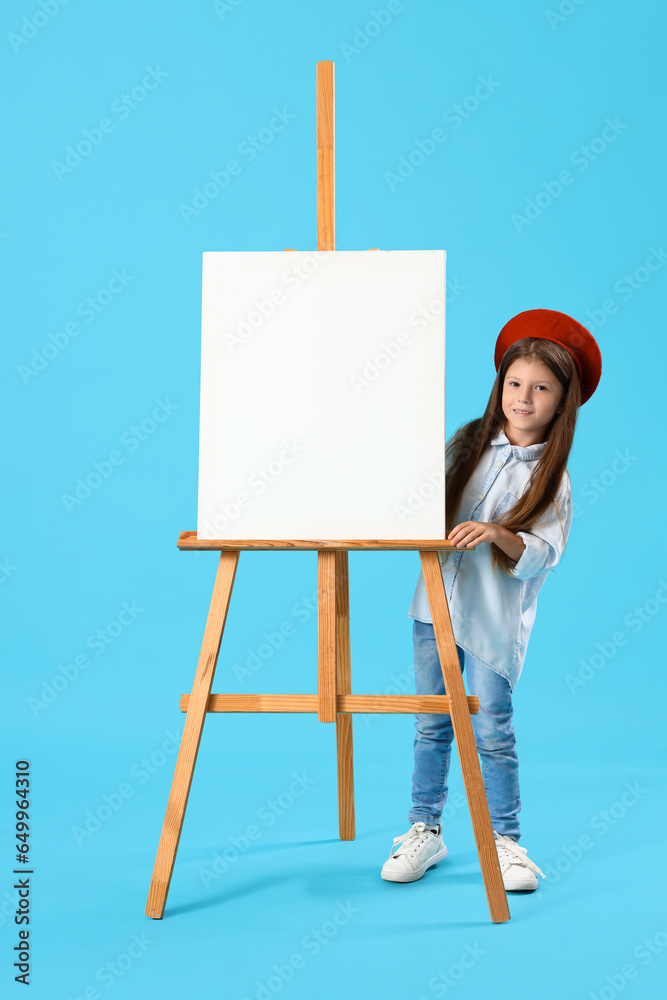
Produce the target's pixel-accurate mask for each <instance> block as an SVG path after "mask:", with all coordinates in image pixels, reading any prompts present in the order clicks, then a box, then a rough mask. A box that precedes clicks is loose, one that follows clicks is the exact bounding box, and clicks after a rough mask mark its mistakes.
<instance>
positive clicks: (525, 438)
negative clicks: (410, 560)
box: [381, 309, 602, 891]
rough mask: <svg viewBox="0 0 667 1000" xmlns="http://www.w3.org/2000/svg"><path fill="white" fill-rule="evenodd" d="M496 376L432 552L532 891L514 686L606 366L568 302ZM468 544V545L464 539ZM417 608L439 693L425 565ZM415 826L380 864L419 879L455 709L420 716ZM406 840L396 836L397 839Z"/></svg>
mask: <svg viewBox="0 0 667 1000" xmlns="http://www.w3.org/2000/svg"><path fill="white" fill-rule="evenodd" d="M495 367H496V371H497V376H496V380H495V382H494V385H493V388H492V390H491V395H490V397H489V402H488V404H487V407H486V410H485V412H484V415H483V416H482V417H481V418H478V419H476V420H472V421H470V423H467V424H465V425H464V426H463V427H461V428H459V430H458V431H456V433H455V434H454V435H453V436H452V437H451V439H450V440H449V441H448V442H447V447H446V458H445V471H446V508H447V531H448V534H447V538H448V540H449V541H450V542H451V543H452V546H453V548H452V549H450V550H446V551H444V552H440V553H439V558H440V563H441V566H442V576H443V580H444V584H445V591H446V594H447V601H448V604H449V612H450V616H451V620H452V627H453V630H454V637H455V639H456V648H457V651H458V656H459V663H460V665H461V670H462V671H463V670H465V672H466V675H467V679H468V693H469V694H471V695H477V696H478V698H479V713H478V714H476V715H472V716H471V719H472V725H473V731H474V734H475V742H476V745H477V750H478V752H479V754H480V756H481V759H482V772H483V777H484V787H485V790H486V798H487V801H488V806H489V814H490V817H491V824H492V826H493V831H494V836H495V839H496V848H497V850H498V858H499V861H500V869H501V872H502V875H503V883H504V885H505V889H506V890H524V891H525V890H527V891H533V890H534V889H536V888H537V885H538V883H537V878H536V875H535V872H539V874H540V875H542V877H543V878H544V874H543V872H541V871H540V869H539V868H538V867H537V865H536V864H534V862H532V861H531V860H530V859H529V858H528V856H527V850H526V848H525V847H520V846H519V843H518V841H519V837H520V830H519V811H520V809H521V799H520V796H519V761H518V757H517V753H516V749H515V735H514V729H513V727H512V714H513V710H512V692H513V690H514V688H515V687H516V684H517V681H518V680H519V676H520V674H521V670H522V667H523V662H524V658H525V655H526V647H527V644H528V639H529V636H530V632H531V629H532V626H533V622H534V620H535V612H536V608H537V595H538V593H539V591H540V589H541V587H542V584H543V583H544V581H545V580H546V578H547V575H548V572H549V570H550V569H553V567H554V566H556V565H557V563H558V562H559V560H560V558H561V556H562V555H563V552H564V550H565V545H566V542H567V538H568V535H569V533H570V526H571V524H572V493H571V487H570V477H569V475H568V472H567V468H566V465H567V460H568V456H569V454H570V448H571V447H572V439H573V437H574V429H575V425H576V422H577V416H578V414H579V407H580V406H582V405H583V404H584V403H585V402H586V400H587V399H589V398H590V396H592V394H593V393H594V392H595V389H596V387H597V385H598V382H599V380H600V373H601V368H602V365H601V357H600V350H599V347H598V345H597V343H596V342H595V340H594V338H593V337H592V336H591V334H590V333H589V332H588V330H586V329H585V327H583V326H581V324H580V323H577V321H576V320H574V319H571V318H570V317H569V316H566V315H565V314H564V313H560V312H554V311H553V310H550V309H530V310H527V311H526V312H522V313H519V315H518V316H515V317H514V318H513V319H511V320H510V321H509V322H508V323H507V324H506V325H505V326H504V327H503V329H502V330H501V332H500V334H499V336H498V340H497V342H496V349H495ZM469 545H475V546H477V548H476V551H474V552H467V553H465V554H464V553H463V552H462V551H461V550H462V549H463V548H465V547H466V546H469ZM408 615H409V617H410V618H413V619H414V621H413V642H414V664H415V690H416V693H417V694H445V693H446V692H445V686H444V681H443V676H442V670H441V666H440V660H439V657H438V651H437V647H436V642H435V635H434V632H433V624H432V619H431V614H430V609H429V605H428V599H427V596H426V590H425V586H424V577H423V573H420V575H419V580H418V582H417V588H416V591H415V595H414V598H413V601H412V604H411V606H410V610H409V612H408ZM415 728H416V731H417V732H416V736H415V740H414V771H413V775H412V808H411V809H410V811H409V813H408V819H409V821H410V822H411V823H412V827H411V829H410V830H409V831H408V832H407V833H405V834H402V835H401V836H399V837H395V838H394V849H393V850H392V852H391V854H390V856H389V859H388V860H387V861H386V862H385V864H384V866H383V868H382V873H381V874H382V878H384V879H387V880H389V881H392V882H413V881H415V879H419V878H421V877H422V875H423V874H424V872H425V871H426V870H427V869H428V868H431V867H432V866H433V865H435V864H436V863H437V862H438V861H439V860H440V859H441V858H444V857H445V856H446V854H447V848H446V847H445V845H444V844H443V841H442V829H441V825H440V817H441V814H442V810H443V807H444V805H445V802H446V801H447V790H448V789H447V775H448V773H449V763H450V757H451V744H452V740H453V738H454V733H453V729H452V723H451V717H450V716H449V715H417V716H416V721H415ZM397 844H400V846H399V847H398V848H396V845H397Z"/></svg>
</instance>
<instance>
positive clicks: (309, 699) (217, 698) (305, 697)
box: [181, 694, 479, 715]
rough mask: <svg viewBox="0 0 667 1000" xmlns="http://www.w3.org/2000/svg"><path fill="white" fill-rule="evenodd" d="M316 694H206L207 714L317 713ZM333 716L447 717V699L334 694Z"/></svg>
mask: <svg viewBox="0 0 667 1000" xmlns="http://www.w3.org/2000/svg"><path fill="white" fill-rule="evenodd" d="M467 700H468V710H469V712H470V714H471V715H476V714H477V713H478V712H479V698H478V697H477V695H467ZM189 704H190V695H189V694H182V695H181V712H187V710H188V706H189ZM317 708H318V696H317V695H316V694H210V695H209V697H208V702H207V704H206V711H207V712H317ZM336 712H337V713H347V714H352V713H356V712H359V713H363V714H364V715H373V714H376V715H399V714H404V715H414V714H416V713H417V712H425V713H432V714H434V715H449V713H450V705H449V696H448V695H446V694H432V695H431V694H429V695H427V694H421V695H411V694H396V695H394V694H383V695H374V694H339V695H336Z"/></svg>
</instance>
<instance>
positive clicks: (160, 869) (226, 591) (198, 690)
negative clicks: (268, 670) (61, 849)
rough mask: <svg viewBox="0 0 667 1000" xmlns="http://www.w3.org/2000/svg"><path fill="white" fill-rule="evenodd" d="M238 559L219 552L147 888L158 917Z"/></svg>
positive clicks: (150, 912) (149, 910)
mask: <svg viewBox="0 0 667 1000" xmlns="http://www.w3.org/2000/svg"><path fill="white" fill-rule="evenodd" d="M238 561H239V553H238V551H237V552H221V553H220V561H219V563H218V571H217V574H216V577H215V584H214V586H213V595H212V597H211V606H210V608H209V612H208V618H207V619H206V628H205V630H204V639H203V642H202V647H201V653H200V654H199V662H198V663H197V671H196V673H195V680H194V684H193V686H192V694H191V695H190V701H189V705H188V712H187V715H186V718H185V726H184V728H183V735H182V736H181V745H180V747H179V750H178V757H177V759H176V768H175V771H174V778H173V781H172V783H171V791H170V792H169V801H168V803H167V811H166V814H165V818H164V823H163V825H162V833H161V835H160V843H159V846H158V850H157V857H156V858H155V867H154V868H153V878H152V880H151V886H150V890H149V893H148V902H147V903H146V916H147V917H153V918H154V919H156V920H160V919H161V918H162V916H163V914H164V907H165V903H166V901H167V893H168V892H169V884H170V882H171V876H172V873H173V870H174V861H175V860H176V851H177V850H178V842H179V840H180V839H181V830H182V828H183V820H184V818H185V807H186V806H187V803H188V796H189V794H190V785H191V784H192V775H193V772H194V769H195V763H196V760H197V752H198V751H199V743H200V740H201V734H202V729H203V728H204V719H205V718H206V708H207V704H208V698H209V695H210V693H211V686H212V684H213V677H214V674H215V667H216V663H217V661H218V653H219V652H220V642H221V640H222V632H223V629H224V627H225V621H226V619H227V609H228V608H229V599H230V597H231V593H232V586H233V584H234V577H235V575H236V567H237V565H238Z"/></svg>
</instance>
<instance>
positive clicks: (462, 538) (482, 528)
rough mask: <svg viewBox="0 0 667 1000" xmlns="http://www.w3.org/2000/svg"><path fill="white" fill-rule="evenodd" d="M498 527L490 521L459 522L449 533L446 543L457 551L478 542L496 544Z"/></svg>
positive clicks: (498, 534) (498, 533) (498, 532)
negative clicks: (449, 543)
mask: <svg viewBox="0 0 667 1000" xmlns="http://www.w3.org/2000/svg"><path fill="white" fill-rule="evenodd" d="M500 530H501V529H500V525H499V524H494V523H493V522H492V521H461V523H460V524H457V525H456V527H455V528H452V530H451V531H450V532H449V535H448V536H447V541H449V542H451V543H452V545H453V546H456V548H457V549H460V548H464V547H466V546H469V545H479V543H480V542H496V544H497V542H498V538H499V536H500Z"/></svg>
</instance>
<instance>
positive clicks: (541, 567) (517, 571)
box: [510, 531, 551, 580]
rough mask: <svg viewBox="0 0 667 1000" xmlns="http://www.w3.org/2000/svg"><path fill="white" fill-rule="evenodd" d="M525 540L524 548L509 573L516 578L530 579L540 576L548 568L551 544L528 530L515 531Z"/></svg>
mask: <svg viewBox="0 0 667 1000" xmlns="http://www.w3.org/2000/svg"><path fill="white" fill-rule="evenodd" d="M515 534H517V535H518V536H519V538H522V539H523V541H524V542H525V545H526V547H525V549H524V550H523V552H522V553H521V556H520V557H519V559H518V560H517V562H516V563H515V564H514V566H513V567H512V569H511V570H510V573H511V574H512V576H514V577H516V579H517V580H530V578H531V577H533V576H541V575H542V574H543V573H547V572H548V570H549V565H548V562H549V550H550V548H551V546H550V545H549V543H548V542H545V540H544V539H543V538H539V537H538V536H537V535H533V534H532V533H531V532H528V531H517V532H515Z"/></svg>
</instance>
